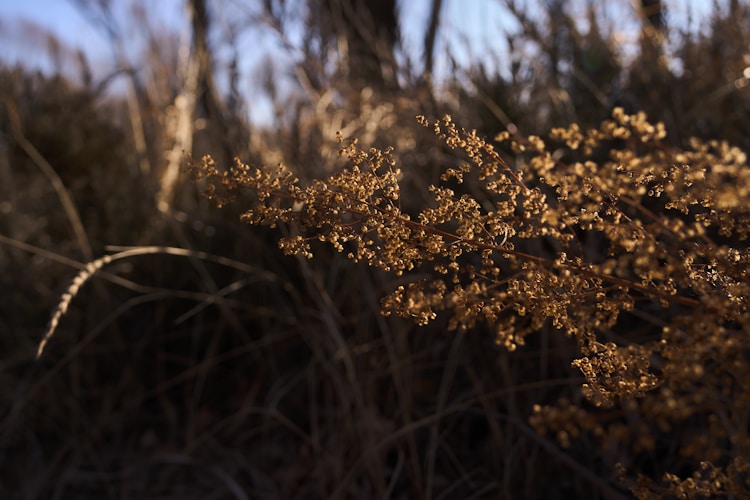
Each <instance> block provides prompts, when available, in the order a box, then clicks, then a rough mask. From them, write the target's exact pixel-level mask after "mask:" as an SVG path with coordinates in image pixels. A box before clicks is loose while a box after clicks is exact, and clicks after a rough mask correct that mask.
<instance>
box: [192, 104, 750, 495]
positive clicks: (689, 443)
mask: <svg viewBox="0 0 750 500" xmlns="http://www.w3.org/2000/svg"><path fill="white" fill-rule="evenodd" d="M418 120H419V122H420V123H421V124H422V125H423V126H425V127H432V128H433V129H434V132H435V133H436V134H437V136H438V137H439V138H440V140H441V141H443V142H444V143H445V144H446V145H447V146H448V147H449V148H451V149H455V150H462V151H463V153H464V155H465V157H466V161H465V162H462V163H460V164H458V165H456V166H455V168H449V169H447V170H446V171H445V172H444V174H443V176H442V183H441V184H440V185H433V186H429V188H428V189H429V192H430V194H431V197H432V200H433V202H432V203H431V205H430V206H428V207H425V208H423V209H422V210H421V211H419V212H418V213H407V211H406V210H402V208H401V192H400V189H399V179H400V178H401V175H402V173H401V170H400V168H399V166H398V165H397V164H396V161H395V160H394V157H393V156H392V154H391V153H392V151H391V150H390V149H385V150H379V149H370V150H368V151H363V150H362V149H360V148H358V146H357V141H356V140H349V141H345V140H344V138H343V137H341V136H340V137H339V141H340V142H341V143H342V149H341V154H342V155H343V156H345V157H346V158H347V159H348V162H349V165H348V166H347V167H346V168H344V169H343V170H342V171H340V172H339V173H337V174H335V175H332V176H331V177H329V178H328V179H327V180H325V181H323V180H315V181H313V182H312V183H310V185H308V186H301V185H300V184H299V181H298V180H297V178H296V177H295V176H294V174H293V173H292V172H290V171H289V170H288V169H287V168H285V167H284V166H283V165H279V166H278V167H276V168H253V167H250V166H248V165H245V164H242V163H240V162H239V161H238V162H237V163H236V164H235V165H234V166H233V167H232V168H230V169H229V170H228V171H226V172H224V171H221V170H220V169H219V168H217V167H216V165H215V164H214V162H213V161H212V160H211V159H210V158H209V157H205V158H204V159H203V161H202V162H200V163H199V164H196V165H194V166H193V167H192V169H193V171H194V173H195V174H196V179H197V180H198V181H204V182H206V186H207V187H206V190H205V193H206V195H207V196H209V197H211V198H213V199H215V200H216V201H217V203H218V204H219V205H222V204H225V203H228V202H230V201H232V200H233V199H234V197H235V196H236V194H237V193H238V192H239V191H242V190H250V191H251V192H253V193H254V194H255V196H256V197H257V203H256V204H255V205H254V206H253V207H251V208H250V209H249V210H248V211H247V212H246V213H245V214H244V215H243V216H242V220H243V221H244V222H247V223H249V224H255V225H269V226H272V227H273V226H276V225H278V224H283V225H286V226H288V227H289V231H290V233H289V235H288V236H285V237H283V238H282V239H281V240H280V247H281V249H283V250H284V252H286V253H288V254H301V255H304V256H306V257H308V258H310V257H312V256H313V251H314V245H315V242H316V241H318V240H319V241H322V242H326V243H328V244H330V245H332V246H333V247H334V248H336V249H337V250H338V251H339V252H342V253H343V254H345V255H346V256H348V258H350V259H352V260H354V261H356V262H360V261H361V262H365V263H367V264H368V265H370V266H373V267H375V268H379V269H381V270H384V271H387V272H392V273H395V274H396V275H399V276H402V275H403V277H402V278H401V279H402V280H405V281H404V284H403V285H401V286H398V287H397V288H396V289H395V290H394V291H393V292H392V293H391V294H390V295H388V296H387V297H385V298H384V299H383V300H382V312H383V314H385V315H391V314H395V315H398V316H402V317H405V318H413V319H414V320H415V321H416V322H418V323H419V324H421V325H424V324H427V323H429V322H430V321H432V320H433V319H435V318H436V317H437V315H438V313H445V314H447V316H448V318H449V322H448V325H449V328H451V329H454V330H459V331H464V330H467V329H473V328H478V327H479V328H485V329H488V330H490V331H492V332H493V334H494V335H495V338H496V341H497V343H498V344H501V345H503V346H505V347H506V348H507V349H509V350H515V349H516V348H518V347H520V346H523V345H524V343H525V341H526V339H527V337H528V336H529V335H530V334H533V333H534V332H536V331H539V330H540V329H541V328H542V327H544V326H545V325H549V324H551V325H552V326H553V327H554V328H555V329H557V330H559V331H560V332H561V333H562V334H563V335H567V336H569V337H572V338H574V339H576V341H577V344H578V346H579V349H580V357H579V358H578V359H576V360H575V361H574V362H573V364H574V366H576V367H577V368H578V369H580V371H581V372H582V373H583V375H584V376H585V379H586V383H585V384H584V385H583V387H582V392H583V394H584V395H585V397H586V398H587V400H588V401H589V402H590V403H593V405H591V404H582V405H573V404H572V403H570V402H566V401H561V402H560V403H559V404H557V405H555V406H541V405H538V406H536V407H535V409H534V410H535V411H534V413H533V415H531V417H530V421H531V423H532V425H533V426H534V427H535V428H536V429H537V430H538V431H540V432H550V433H552V434H554V435H555V436H556V438H557V439H558V441H559V443H560V445H561V446H563V447H567V446H571V443H572V441H574V440H575V438H576V437H579V436H582V435H583V434H587V435H589V436H591V437H592V438H593V439H596V440H599V442H600V443H601V445H602V450H603V453H605V452H607V450H609V452H611V450H621V452H615V453H610V454H612V455H616V457H615V458H613V459H612V460H611V462H612V463H613V465H614V463H615V462H624V463H622V466H621V474H622V477H623V479H624V480H627V478H628V477H632V476H633V471H636V472H638V464H637V463H636V462H637V460H638V459H639V457H642V456H645V455H648V454H652V455H653V454H655V453H658V451H659V443H660V440H662V439H664V438H665V436H672V438H674V436H676V435H677V436H681V437H680V438H679V440H678V441H677V443H676V446H678V447H679V448H680V449H679V453H678V455H679V457H680V462H676V461H675V462H673V463H670V464H666V466H667V467H668V466H669V465H673V466H674V467H676V468H678V469H679V471H680V473H683V472H685V471H686V470H694V471H696V472H695V474H694V475H692V476H691V477H688V478H686V479H680V478H679V477H678V476H677V475H675V474H674V473H671V472H669V471H668V470H666V469H665V471H664V475H663V477H647V476H646V475H640V476H639V478H638V479H635V480H633V483H632V484H631V488H632V491H633V492H634V493H635V494H636V495H638V496H639V497H643V498H645V497H648V496H649V495H651V494H654V493H655V492H658V493H659V494H663V495H677V496H681V495H682V497H685V496H688V497H695V496H699V495H714V494H731V495H735V496H738V497H742V496H746V495H747V494H748V493H749V492H750V483H748V481H749V480H750V476H749V475H748V472H750V471H749V468H750V463H748V461H747V460H745V459H744V458H743V457H747V456H750V436H749V435H748V432H747V431H748V425H749V424H750V421H749V420H748V419H749V418H750V415H748V413H747V408H748V400H749V398H750V387H749V386H748V385H747V383H746V381H747V380H750V369H749V368H748V364H747V362H746V357H747V355H748V352H749V351H748V347H750V346H749V345H748V340H747V332H748V331H750V314H748V297H750V279H749V277H748V271H747V269H748V265H749V264H750V251H749V250H748V248H747V244H746V241H747V238H748V234H749V233H750V202H749V200H750V169H748V166H747V158H746V155H745V153H743V152H742V151H740V150H739V149H737V148H733V147H731V146H730V145H728V144H726V143H723V142H701V141H699V140H697V139H696V140H693V141H692V143H691V147H690V148H688V149H684V150H682V149H677V148H675V147H672V146H670V145H668V143H667V142H666V141H665V137H666V132H665V129H664V126H663V125H662V124H660V123H657V124H651V123H649V122H648V121H647V119H646V116H645V114H643V113H639V114H636V115H627V114H625V113H624V112H623V111H622V109H619V108H617V109H615V110H614V112H613V114H612V117H611V119H608V120H606V121H604V122H603V123H602V124H601V126H600V127H598V128H596V129H590V130H581V129H580V128H579V127H578V126H577V125H576V124H573V125H571V126H569V127H568V128H564V129H562V128H561V129H553V130H552V131H551V132H550V134H549V137H548V138H547V139H546V141H545V140H543V139H542V138H540V137H536V136H529V137H511V136H510V135H509V134H507V133H502V134H500V135H499V136H497V137H496V138H495V139H496V141H497V142H498V143H499V144H498V146H495V145H493V144H491V143H490V142H488V141H487V140H485V139H483V138H482V137H480V136H478V135H477V133H476V132H475V131H468V130H464V129H461V128H459V127H458V126H456V124H454V123H453V122H452V121H451V119H450V117H447V116H446V117H445V118H443V119H442V120H438V121H435V122H433V123H431V122H428V120H427V119H425V118H424V117H419V118H418ZM502 148H505V149H507V150H508V151H510V152H512V153H513V156H514V161H512V162H509V161H506V160H505V159H504V158H503V156H501V154H500V149H502ZM623 415H624V416H625V417H623ZM622 418H627V419H629V420H630V422H631V424H632V425H628V426H624V425H622ZM691 428H692V429H693V430H695V429H696V428H701V429H703V428H707V429H708V432H699V433H695V432H693V433H690V432H689V430H690V429H691ZM625 451H627V454H625ZM609 452H607V453H609ZM605 454H606V453H605ZM624 456H625V457H628V458H622V457H624ZM688 475H690V474H688ZM660 480H661V482H660Z"/></svg>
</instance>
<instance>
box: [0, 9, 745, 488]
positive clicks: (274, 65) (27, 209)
mask: <svg viewBox="0 0 750 500" xmlns="http://www.w3.org/2000/svg"><path fill="white" fill-rule="evenodd" d="M443 3H444V2H442V1H441V0H432V1H431V2H426V4H428V8H426V9H425V12H426V13H427V17H426V18H425V20H424V37H423V40H422V46H421V47H419V49H418V50H416V51H415V50H414V49H413V47H412V48H410V49H408V48H407V47H405V44H404V41H403V37H402V36H401V35H400V33H401V32H400V28H401V26H403V23H404V19H401V18H400V15H401V13H402V12H403V9H401V8H399V7H400V6H399V5H398V4H397V2H396V1H395V0H385V1H380V2H364V1H359V0H307V1H303V0H297V1H290V0H246V1H244V2H239V1H233V2H229V1H226V2H219V1H212V0H186V1H185V2H184V8H185V12H186V19H187V21H186V22H185V27H186V30H183V31H184V32H183V33H182V34H181V33H180V32H179V31H178V30H172V29H171V28H169V27H165V26H161V25H158V24H156V23H155V22H154V21H152V20H151V17H150V15H149V10H148V3H147V2H133V3H132V4H131V7H132V8H131V9H130V10H129V11H127V12H128V14H127V16H125V17H122V16H119V15H116V14H115V10H114V4H115V2H108V1H106V0H103V1H88V0H76V1H74V2H73V4H74V5H75V6H76V8H77V9H79V10H80V12H81V13H82V14H84V15H85V16H86V18H87V19H89V20H90V22H91V23H92V25H93V26H95V27H96V28H97V29H99V30H101V32H102V33H104V34H105V36H106V39H107V40H108V43H109V44H110V49H111V54H112V58H113V60H114V69H113V70H112V72H111V73H110V74H107V75H104V76H96V75H98V73H97V72H96V71H93V70H92V65H91V63H90V61H88V59H87V55H86V54H85V53H84V52H81V51H75V50H73V51H65V50H62V49H61V48H62V47H64V44H63V43H62V42H61V41H60V40H57V39H56V38H55V36H54V34H49V33H46V34H44V37H45V46H46V47H47V50H48V56H49V58H50V60H51V61H53V64H52V70H51V71H41V70H39V69H34V68H31V67H25V66H24V65H23V64H15V65H8V64H5V65H4V66H2V67H0V97H2V106H0V243H1V244H0V269H2V273H0V286H2V290H4V293H3V296H2V297H3V300H0V344H1V346H2V350H3V353H4V354H3V356H2V359H1V361H0V362H1V364H0V383H2V391H0V394H1V395H0V410H1V413H0V495H2V496H3V498H127V497H136V498H238V499H239V498H373V497H379V498H386V497H387V498H616V497H618V496H620V495H622V496H627V491H626V490H625V489H624V488H623V486H622V485H621V484H620V483H618V481H617V478H616V474H615V469H614V464H615V463H616V462H618V461H624V462H627V463H629V464H632V465H633V466H635V467H638V466H639V464H647V465H645V466H644V467H643V468H642V469H640V470H634V471H631V472H632V473H633V474H635V473H642V474H646V475H647V476H649V477H652V478H654V479H657V480H658V479H659V478H660V477H661V475H662V474H663V473H664V472H666V471H674V468H675V467H678V468H679V467H686V465H685V462H684V461H683V458H684V457H679V456H677V455H678V454H677V452H676V451H675V449H664V450H660V455H659V457H650V458H648V459H642V460H641V459H638V457H635V456H629V457H623V456H619V455H618V453H619V454H623V453H626V454H627V453H635V452H633V451H632V450H626V449H623V450H617V453H614V452H613V450H609V452H607V451H606V450H604V451H602V450H600V449H598V448H597V446H596V444H595V443H593V442H591V443H587V442H586V441H585V440H583V441H581V442H578V443H576V445H575V446H574V447H572V448H570V449H568V450H565V451H563V450H560V449H559V448H557V445H556V444H555V443H554V442H553V441H550V440H548V438H546V437H543V436H539V435H536V434H535V433H534V432H533V431H531V429H530V428H529V427H528V424H527V419H528V416H529V413H530V409H531V407H532V405H534V404H535V403H544V402H551V401H556V400H558V399H559V398H560V397H567V398H569V399H570V400H571V401H573V402H576V403H577V404H578V403H580V404H581V405H582V407H584V408H585V403H582V402H581V396H580V391H579V386H580V382H581V377H580V375H579V374H578V373H577V372H576V371H575V370H573V369H572V368H571V367H570V361H571V360H572V359H573V358H574V357H575V349H576V346H575V345H573V344H572V343H571V342H570V341H568V339H564V338H558V337H557V336H555V335H553V334H552V332H550V331H546V330H545V331H541V332H539V335H538V336H537V337H536V338H535V339H534V340H533V341H532V342H531V344H530V345H528V346H526V348H524V349H521V350H519V352H514V353H512V354H511V353H507V352H504V351H503V350H502V349H500V348H499V347H497V346H495V345H494V344H493V343H492V336H491V335H481V332H479V333H477V332H469V333H466V334H449V333H448V332H446V331H445V328H444V325H443V324H441V323H439V322H437V323H435V324H433V325H431V326H430V327H428V328H424V329H418V328H415V327H414V325H411V324H408V323H404V322H402V321H398V320H395V319H393V318H384V317H381V316H380V314H379V298H380V297H381V296H382V295H383V294H384V293H385V291H387V290H390V289H391V288H393V286H395V285H396V284H398V282H397V281H396V279H395V278H393V277H392V276H388V275H384V274H381V273H379V272H376V271H373V270H370V269H364V268H362V267H357V266H355V265H352V264H351V263H349V262H348V261H345V260H343V259H342V258H341V257H340V256H339V255H338V254H336V253H335V252H331V251H329V250H328V249H326V248H323V247H321V248H319V249H317V255H318V257H319V258H318V259H316V260H314V261H310V262H307V261H303V260H297V259H294V258H291V257H284V256H283V255H281V254H280V252H279V251H278V249H277V247H276V243H275V242H276V234H277V233H275V232H270V231H267V230H264V229H258V228H250V227H245V226H243V225H241V224H240V223H239V222H238V217H239V214H240V213H241V212H242V208H243V207H242V203H241V200H240V201H239V202H238V203H235V204H234V205H231V206H229V207H226V208H224V209H222V210H221V211H218V210H217V209H216V208H214V207H212V206H211V205H210V204H208V203H207V202H206V201H205V200H202V199H201V198H200V196H199V194H198V191H199V189H198V188H196V186H194V185H193V184H192V183H191V179H190V178H189V176H188V175H187V174H185V173H184V171H183V170H182V165H183V163H184V159H185V155H186V154H189V155H192V156H193V157H195V158H200V157H201V156H202V155H204V154H210V155H212V157H213V158H214V159H215V160H216V162H217V163H218V164H219V165H222V166H228V165H230V164H231V162H232V159H233V158H234V157H238V158H240V159H242V160H243V161H247V162H250V163H253V164H270V165H273V164H275V163H278V162H284V163H286V164H287V165H289V166H290V167H291V168H292V170H294V171H295V172H296V173H297V175H299V176H300V177H301V178H302V179H306V180H310V179H313V178H316V177H320V176H325V175H327V174H328V173H330V172H331V171H333V170H335V169H337V168H340V167H341V165H342V163H341V162H340V160H338V159H337V145H336V144H335V142H334V140H333V139H334V136H335V132H336V131H339V130H340V131H342V132H343V134H344V135H345V136H347V137H356V138H358V139H359V141H360V144H362V145H363V146H365V147H367V146H369V145H375V146H385V145H390V146H394V147H395V148H396V149H395V155H396V157H397V158H398V161H399V162H400V164H401V168H403V169H404V171H405V178H404V184H403V186H404V187H403V189H404V193H403V200H404V204H405V205H407V208H408V205H410V204H412V205H413V207H418V206H421V204H422V203H423V201H424V200H423V199H421V198H420V197H421V196H424V191H423V190H419V189H417V187H420V186H422V187H423V186H426V185H427V184H429V183H433V182H436V181H437V179H438V176H439V173H440V172H441V169H442V168H443V167H445V166H448V165H452V164H453V162H454V159H453V158H452V153H451V152H450V151H449V150H447V149H446V148H444V147H441V146H440V145H439V144H438V143H437V141H436V140H435V139H434V137H433V136H432V135H431V133H430V132H429V131H424V130H423V129H422V128H421V127H418V126H417V125H416V122H415V120H414V117H415V115H417V114H424V115H426V116H428V117H439V116H441V115H443V114H445V113H449V114H451V115H452V116H453V118H454V120H455V121H456V122H458V123H459V124H461V125H463V126H465V127H467V128H476V129H477V130H478V131H479V132H481V133H482V134H484V135H487V136H489V137H492V136H494V135H495V134H496V133H498V132H500V131H503V130H508V131H510V132H511V133H514V134H515V133H519V134H541V135H543V134H544V133H545V132H546V131H548V130H549V129H550V127H553V126H563V125H567V124H570V123H573V122H575V123H578V124H579V125H580V126H581V128H587V127H591V126H596V125H598V123H599V122H600V121H601V120H602V119H604V118H606V117H608V116H609V115H610V114H611V111H612V109H613V108H614V107H615V106H622V107H624V108H625V109H626V111H628V112H634V111H637V110H644V111H646V112H647V113H648V115H649V118H650V119H652V120H653V121H663V122H664V123H665V125H666V127H667V130H668V132H669V134H670V135H669V140H670V141H673V143H674V144H675V145H678V146H679V145H684V144H686V143H687V141H688V140H689V138H690V137H692V136H697V137H700V138H703V139H714V138H718V139H725V140H727V141H729V142H731V143H733V144H734V145H737V146H739V147H741V148H742V149H744V150H745V151H748V150H750V136H749V135H748V133H747V131H748V130H750V86H748V78H750V49H749V47H750V7H748V6H747V5H746V4H744V3H742V2H739V1H738V0H727V1H724V2H721V1H719V2H715V3H714V8H713V9H712V10H711V12H710V14H709V15H708V16H707V17H700V18H689V19H688V22H687V23H683V24H680V25H676V24H674V23H673V22H672V18H671V16H670V6H671V5H672V2H669V1H658V0H657V1H654V0H642V1H640V2H635V1H634V2H630V3H629V2H627V1H625V0H623V1H622V2H619V4H621V5H619V10H616V11H612V10H607V9H605V8H603V7H600V5H603V3H602V4H600V3H597V2H583V1H581V2H574V1H571V2H568V1H565V0H545V1H539V2H532V1H529V2H522V1H520V0H500V1H499V2H498V3H499V5H500V6H501V7H502V12H503V15H504V16H507V19H509V20H511V21H512V22H509V23H507V25H508V26H511V27H510V28H508V29H507V30H506V31H504V32H498V33H497V37H498V39H499V40H502V41H503V43H502V44H499V45H502V47H504V49H503V50H500V49H498V50H497V52H493V50H492V49H487V52H486V53H483V54H481V57H478V58H476V60H474V59H469V60H462V58H460V57H458V55H457V54H454V53H451V52H450V51H444V50H443V49H442V47H444V45H441V44H439V43H437V42H436V40H438V39H439V38H440V37H449V36H451V33H450V32H449V31H448V29H449V28H447V27H446V26H449V23H446V22H445V19H444V12H445V6H444V5H442V4H443ZM613 3H618V2H612V3H611V4H613ZM613 12H615V13H613ZM441 16H443V17H441ZM227 19H231V22H226V20H227ZM221 20H223V21H222V22H219V21H221ZM132 30H136V31H137V32H138V37H139V40H142V43H141V44H140V45H139V46H138V47H133V46H132V44H131V43H130V42H131V40H130V39H129V38H128V35H127V33H130V32H132ZM184 33H188V34H189V36H185V35H184ZM247 33H250V36H251V38H252V37H258V38H259V39H260V37H264V39H266V40H267V39H270V40H273V44H274V46H275V47H276V52H275V53H274V55H272V56H269V57H268V58H266V59H265V60H264V63H263V65H262V67H261V68H260V71H257V72H256V74H254V75H253V76H252V81H253V88H254V90H252V91H251V90H249V89H248V87H247V82H246V81H245V80H243V79H242V78H240V72H239V67H240V66H241V64H242V49H241V47H240V46H239V43H237V40H238V39H239V37H240V35H243V34H245V35H246V34H247ZM28 36H29V37H31V36H41V35H39V34H38V33H37V34H32V33H29V34H28ZM415 54H417V55H415ZM436 61H447V65H446V66H447V67H448V68H449V70H448V71H447V72H445V74H438V73H436V71H435V66H436ZM94 69H95V68H94ZM257 92H262V94H263V96H262V97H263V99H265V100H266V101H267V102H270V103H271V107H270V109H271V110H270V112H269V113H268V115H269V116H267V117H266V119H265V120H263V121H262V123H259V122H257V121H256V122H254V121H252V120H249V119H248V117H249V115H250V113H249V110H251V109H252V108H253V107H254V105H255V102H256V101H257V100H259V99H260V97H259V95H258V94H257ZM66 199H68V200H69V202H70V203H71V205H69V206H68V207H67V208H66V202H65V200H66ZM116 245H124V246H143V245H164V246H173V247H179V248H182V249H186V250H189V251H192V252H193V254H192V256H189V257H184V256H183V257H181V256H175V255H160V254H152V255H143V256H138V257H133V258H131V259H127V260H124V261H120V262H118V263H117V264H113V265H111V266H108V267H105V269H104V272H102V273H101V274H100V275H99V276H98V277H96V278H94V279H93V280H92V281H91V282H90V283H88V284H86V285H85V286H84V287H83V289H82V291H81V292H80V293H79V295H78V296H77V297H76V298H75V299H74V300H73V303H72V305H71V307H70V310H69V311H68V313H67V314H66V315H65V316H64V317H63V320H62V322H61V325H60V327H59V329H58V332H57V333H56V336H55V338H54V340H53V342H52V345H51V347H50V349H49V351H48V352H47V353H45V355H44V357H43V358H42V359H41V361H39V362H36V361H34V357H33V355H34V351H35V349H36V344H37V342H38V341H39V339H40V336H41V334H42V332H43V330H44V325H45V321H46V318H48V317H49V313H50V311H51V310H52V309H53V308H54V307H55V305H56V304H57V302H58V300H59V298H60V296H61V294H62V293H63V292H64V291H65V289H66V287H67V284H68V282H69V281H70V279H71V278H72V277H73V276H74V275H75V273H76V272H77V271H78V269H80V268H81V267H82V266H83V265H84V264H85V263H86V262H88V261H91V260H92V259H95V258H97V257H100V256H101V255H103V254H106V253H110V252H111V251H113V250H112V246H116ZM195 252H206V253H209V254H214V255H217V256H223V257H226V258H227V259H231V262H230V263H229V265H227V263H224V264H221V263H217V262H214V261H210V260H207V259H205V258H202V257H200V256H199V255H198V254H197V253H195ZM239 263H243V264H244V266H241V265H239ZM634 328H636V327H634ZM587 410H590V411H592V412H593V413H594V414H596V413H595V412H594V410H591V409H590V408H587ZM693 430H695V429H693ZM675 439H678V438H677V437H675ZM657 458H658V459H657ZM693 458H695V459H696V460H697V459H699V458H700V457H693ZM696 463H697V462H696ZM678 472H679V471H678Z"/></svg>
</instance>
